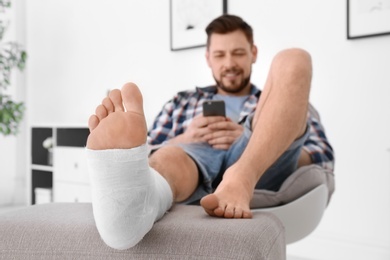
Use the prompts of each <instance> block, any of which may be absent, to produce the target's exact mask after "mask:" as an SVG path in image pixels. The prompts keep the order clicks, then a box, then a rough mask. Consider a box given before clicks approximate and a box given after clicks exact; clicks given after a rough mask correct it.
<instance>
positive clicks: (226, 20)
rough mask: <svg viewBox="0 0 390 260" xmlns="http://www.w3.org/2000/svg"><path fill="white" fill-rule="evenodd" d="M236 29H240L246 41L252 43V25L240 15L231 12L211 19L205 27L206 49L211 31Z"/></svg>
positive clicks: (222, 31) (228, 31)
mask: <svg viewBox="0 0 390 260" xmlns="http://www.w3.org/2000/svg"><path fill="white" fill-rule="evenodd" d="M236 30H241V31H242V32H243V33H244V34H245V36H246V38H247V40H248V42H249V43H250V44H251V45H253V30H252V27H251V26H250V25H249V24H247V23H246V22H245V21H244V20H243V19H242V18H241V17H238V16H235V15H231V14H223V15H221V16H219V17H217V18H215V19H214V20H213V21H211V23H210V24H209V25H208V26H207V27H206V33H207V49H208V48H209V46H210V39H211V35H212V34H213V33H217V34H227V33H231V32H234V31H236Z"/></svg>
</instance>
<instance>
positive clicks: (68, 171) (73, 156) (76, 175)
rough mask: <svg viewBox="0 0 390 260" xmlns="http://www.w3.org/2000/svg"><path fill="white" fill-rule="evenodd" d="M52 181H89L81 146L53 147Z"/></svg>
mask: <svg viewBox="0 0 390 260" xmlns="http://www.w3.org/2000/svg"><path fill="white" fill-rule="evenodd" d="M53 167H54V182H55V181H69V182H76V183H84V184H88V183H89V176H88V168H87V157H86V152H85V148H82V147H55V148H54V152H53Z"/></svg>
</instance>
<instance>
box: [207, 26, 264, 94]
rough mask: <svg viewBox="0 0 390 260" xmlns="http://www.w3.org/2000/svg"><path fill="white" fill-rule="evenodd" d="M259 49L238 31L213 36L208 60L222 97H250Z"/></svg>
mask: <svg viewBox="0 0 390 260" xmlns="http://www.w3.org/2000/svg"><path fill="white" fill-rule="evenodd" d="M256 58H257V48H256V46H254V45H251V44H250V43H249V42H248V40H247V39H246V37H245V34H244V33H243V32H242V31H240V30H236V31H234V32H231V33H228V34H212V35H211V38H210V45H209V48H208V50H207V51H206V59H207V63H208V65H209V67H210V68H211V70H212V73H213V76H214V79H215V81H216V82H217V86H218V93H219V94H222V95H224V94H225V95H226V94H229V95H236V96H240V95H248V94H249V91H250V76H251V71H252V64H253V63H255V61H256Z"/></svg>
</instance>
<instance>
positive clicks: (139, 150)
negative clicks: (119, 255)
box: [87, 84, 198, 249]
mask: <svg viewBox="0 0 390 260" xmlns="http://www.w3.org/2000/svg"><path fill="white" fill-rule="evenodd" d="M89 127H90V131H91V133H90V135H89V137H88V141H87V148H88V149H87V155H88V165H89V169H90V180H91V188H92V205H93V211H94V217H95V222H96V226H97V228H98V230H99V233H100V235H101V237H102V239H103V240H104V241H105V242H106V244H107V245H109V246H111V247H113V248H117V249H126V248H129V247H132V246H134V245H136V244H137V243H138V242H139V241H140V240H141V239H142V238H143V236H144V235H145V234H146V233H147V232H149V230H150V229H151V228H152V226H153V223H154V222H155V221H157V220H158V219H159V218H161V217H162V216H163V215H164V213H165V212H166V211H167V210H168V209H169V208H170V207H171V205H172V201H173V200H177V199H185V198H186V196H187V197H188V196H189V195H190V194H191V193H192V192H193V191H194V190H195V187H196V185H197V178H198V172H197V170H196V166H195V164H194V163H193V162H192V161H191V160H190V159H189V158H188V156H187V155H186V154H184V153H183V152H181V151H180V150H178V149H173V148H167V149H161V151H160V152H158V153H155V155H154V156H153V157H152V159H151V162H152V165H153V166H154V167H155V168H156V169H158V170H161V171H162V172H164V173H165V172H166V171H172V172H171V174H170V175H168V174H165V175H164V177H166V179H165V178H163V177H162V176H161V175H160V174H159V173H158V172H157V171H156V170H154V169H153V168H150V167H149V161H148V150H147V147H146V145H145V142H146V135H147V130H146V122H145V117H144V113H143V107H142V96H141V93H140V91H139V89H138V88H137V87H136V86H135V85H134V84H126V85H125V86H124V87H123V88H122V91H120V90H113V91H111V93H110V95H109V97H107V98H105V99H104V100H103V102H102V104H101V105H99V106H98V107H97V108H96V114H95V115H92V116H91V117H90V120H89ZM172 156H173V157H172ZM153 158H154V159H153ZM162 160H164V161H165V164H167V165H175V166H176V168H175V169H170V168H169V167H166V168H163V167H162V166H161V165H162V164H161V163H159V162H161V161H162ZM170 162H174V163H170ZM194 167H195V170H196V171H193V169H194ZM175 173H179V174H181V175H180V176H182V175H183V176H182V177H181V178H180V179H177V180H175V177H174V174H175ZM174 180H175V181H176V182H174ZM189 182H191V183H190V184H189ZM193 182H195V184H193ZM194 185H195V187H194ZM181 187H183V188H185V189H186V190H185V191H184V192H183V191H182V189H181ZM191 189H192V190H191Z"/></svg>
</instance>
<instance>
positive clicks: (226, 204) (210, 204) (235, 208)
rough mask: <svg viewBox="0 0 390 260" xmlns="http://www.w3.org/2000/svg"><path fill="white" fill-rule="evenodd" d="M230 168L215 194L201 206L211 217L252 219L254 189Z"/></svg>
mask: <svg viewBox="0 0 390 260" xmlns="http://www.w3.org/2000/svg"><path fill="white" fill-rule="evenodd" d="M234 168H235V167H234V165H233V167H231V168H229V169H228V170H227V171H226V172H225V174H224V177H223V180H222V181H221V183H220V184H219V185H218V187H217V189H216V190H215V192H214V193H213V194H209V195H207V196H205V197H203V198H202V199H201V201H200V204H201V206H202V207H203V208H204V210H205V211H206V212H207V214H209V215H210V216H214V217H224V218H252V212H251V211H250V208H249V203H250V200H251V199H252V196H253V190H254V188H253V187H252V185H251V184H250V183H248V182H245V180H244V179H243V178H241V177H242V176H240V174H237V172H233V171H234Z"/></svg>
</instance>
